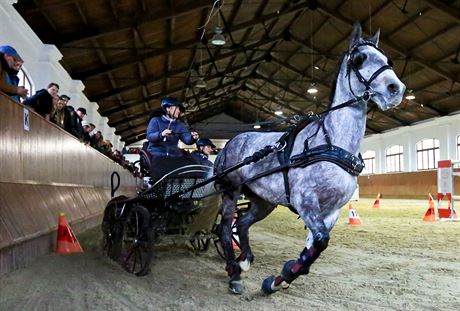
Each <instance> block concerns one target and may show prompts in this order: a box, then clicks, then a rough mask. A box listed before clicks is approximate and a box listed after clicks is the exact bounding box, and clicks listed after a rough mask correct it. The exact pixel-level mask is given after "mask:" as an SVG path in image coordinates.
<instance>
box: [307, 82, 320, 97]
mask: <svg viewBox="0 0 460 311" xmlns="http://www.w3.org/2000/svg"><path fill="white" fill-rule="evenodd" d="M307 93H308V94H316V93H318V89H317V88H316V85H315V83H313V82H312V83H310V87H309V88H308V90H307Z"/></svg>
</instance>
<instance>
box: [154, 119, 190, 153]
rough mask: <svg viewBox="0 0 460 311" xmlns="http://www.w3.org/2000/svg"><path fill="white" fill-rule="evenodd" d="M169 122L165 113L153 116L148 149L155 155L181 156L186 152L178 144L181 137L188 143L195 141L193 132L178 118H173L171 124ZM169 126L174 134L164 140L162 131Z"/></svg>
mask: <svg viewBox="0 0 460 311" xmlns="http://www.w3.org/2000/svg"><path fill="white" fill-rule="evenodd" d="M169 123H170V121H169V120H168V118H167V117H166V116H164V115H163V116H159V117H153V118H152V119H150V121H149V125H148V127H147V140H148V141H149V146H148V147H147V150H148V151H149V152H150V153H151V154H152V155H153V156H155V155H157V156H173V157H181V156H183V155H184V154H183V152H182V150H181V149H179V147H178V146H177V144H178V143H179V139H180V140H181V141H182V142H183V143H184V144H187V145H191V144H193V143H195V140H194V139H193V138H192V134H190V131H189V130H188V129H187V128H186V127H185V125H184V123H182V122H180V121H178V120H173V121H172V122H171V125H169ZM168 127H169V129H170V130H172V132H173V135H171V136H169V137H166V140H165V141H163V140H164V137H162V136H161V133H162V132H163V131H164V130H165V129H167V128H168Z"/></svg>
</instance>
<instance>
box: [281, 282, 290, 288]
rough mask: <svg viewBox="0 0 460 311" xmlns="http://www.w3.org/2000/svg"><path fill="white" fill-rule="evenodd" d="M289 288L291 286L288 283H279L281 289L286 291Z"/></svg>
mask: <svg viewBox="0 0 460 311" xmlns="http://www.w3.org/2000/svg"><path fill="white" fill-rule="evenodd" d="M289 286H291V284H289V283H287V282H285V281H283V282H281V287H282V288H283V289H288V288H289Z"/></svg>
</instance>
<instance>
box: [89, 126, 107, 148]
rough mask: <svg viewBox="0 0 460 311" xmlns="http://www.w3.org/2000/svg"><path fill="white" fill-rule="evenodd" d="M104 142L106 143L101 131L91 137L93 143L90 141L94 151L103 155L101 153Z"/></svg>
mask: <svg viewBox="0 0 460 311" xmlns="http://www.w3.org/2000/svg"><path fill="white" fill-rule="evenodd" d="M103 142H104V137H103V136H102V133H101V131H97V132H96V133H94V134H93V135H92V136H91V141H90V145H91V147H93V148H94V149H96V150H98V151H99V152H101V153H103V152H102V151H101V147H102V144H103Z"/></svg>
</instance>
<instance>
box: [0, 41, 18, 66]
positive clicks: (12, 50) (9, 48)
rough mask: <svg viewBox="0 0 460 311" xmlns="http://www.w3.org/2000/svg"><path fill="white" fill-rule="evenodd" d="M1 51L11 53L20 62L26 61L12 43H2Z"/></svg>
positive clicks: (6, 53)
mask: <svg viewBox="0 0 460 311" xmlns="http://www.w3.org/2000/svg"><path fill="white" fill-rule="evenodd" d="M0 53H3V54H5V55H9V56H12V57H14V58H15V59H16V60H18V61H20V62H24V60H23V59H22V57H21V56H19V54H18V52H17V51H16V49H15V48H14V47H12V46H10V45H2V46H0Z"/></svg>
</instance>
